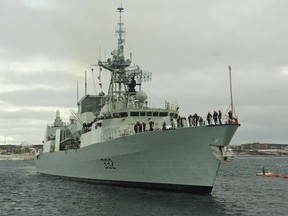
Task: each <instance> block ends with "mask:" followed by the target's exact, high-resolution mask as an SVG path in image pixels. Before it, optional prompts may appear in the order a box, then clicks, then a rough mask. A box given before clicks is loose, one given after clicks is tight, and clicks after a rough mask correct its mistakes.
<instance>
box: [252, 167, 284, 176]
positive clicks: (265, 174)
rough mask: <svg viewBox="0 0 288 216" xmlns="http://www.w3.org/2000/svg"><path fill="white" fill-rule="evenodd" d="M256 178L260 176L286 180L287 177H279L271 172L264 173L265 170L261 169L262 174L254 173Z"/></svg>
mask: <svg viewBox="0 0 288 216" xmlns="http://www.w3.org/2000/svg"><path fill="white" fill-rule="evenodd" d="M256 176H262V177H274V178H288V175H281V174H275V173H271V172H265V168H264V167H263V168H262V173H256Z"/></svg>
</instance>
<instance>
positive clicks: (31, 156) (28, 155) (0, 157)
mask: <svg viewBox="0 0 288 216" xmlns="http://www.w3.org/2000/svg"><path fill="white" fill-rule="evenodd" d="M1 160H34V153H32V154H31V153H24V154H9V155H8V154H0V161H1Z"/></svg>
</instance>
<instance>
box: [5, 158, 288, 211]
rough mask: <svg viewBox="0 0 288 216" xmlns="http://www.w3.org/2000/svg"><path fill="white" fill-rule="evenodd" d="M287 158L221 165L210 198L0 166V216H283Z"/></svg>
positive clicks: (28, 165)
mask: <svg viewBox="0 0 288 216" xmlns="http://www.w3.org/2000/svg"><path fill="white" fill-rule="evenodd" d="M262 166H265V168H266V171H267V172H268V171H269V172H274V173H281V174H287V175H288V157H242V158H236V159H235V160H234V161H233V162H232V163H227V164H225V165H223V166H222V167H221V169H220V171H219V175H218V177H217V180H216V183H215V187H214V190H213V192H212V194H211V195H193V194H188V193H171V192H162V191H153V190H144V189H132V188H120V187H113V186H103V185H102V186H101V185H95V184H88V183H82V182H74V181H68V180H64V179H61V178H57V177H48V176H43V175H37V174H36V170H35V166H34V161H0V215H1V216H5V215H17V216H18V215H25V216H26V215H30V216H32V215H37V216H42V215H49V216H50V215H53V216H55V215H61V216H62V215H67V216H68V215H85V216H86V215H109V216H112V215H125V216H126V215H128V216H129V215H149V216H150V215H157V216H162V215H163V216H164V215H165V216H168V215H173V216H178V215H197V216H198V215H213V216H215V215H216V216H217V215H219V216H220V215H221V216H225V215H267V216H268V215H269V216H270V215H286V214H287V206H286V203H287V199H288V187H287V186H288V179H281V178H268V177H257V176H255V173H257V172H261V169H262Z"/></svg>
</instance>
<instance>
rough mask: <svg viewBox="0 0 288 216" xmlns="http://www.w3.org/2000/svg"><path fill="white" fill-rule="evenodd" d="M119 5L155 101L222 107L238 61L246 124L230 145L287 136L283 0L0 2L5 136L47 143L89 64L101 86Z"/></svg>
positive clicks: (190, 107)
mask: <svg viewBox="0 0 288 216" xmlns="http://www.w3.org/2000/svg"><path fill="white" fill-rule="evenodd" d="M121 4H122V6H123V7H124V10H125V11H124V13H123V17H122V18H123V22H124V25H125V29H126V34H125V39H126V42H125V55H126V58H129V57H130V53H132V60H133V63H135V64H137V65H139V66H140V67H141V68H142V69H143V70H146V71H149V72H151V73H152V81H151V82H146V83H144V84H143V85H142V89H143V90H144V91H145V92H146V93H147V94H148V100H149V103H150V104H151V106H161V107H164V103H165V100H167V101H170V102H171V103H177V104H178V105H179V108H180V109H179V110H180V114H181V115H182V116H188V115H189V114H194V113H197V114H198V115H200V116H203V117H206V115H207V112H208V111H210V112H213V111H214V110H222V112H223V113H225V112H226V111H227V109H228V107H229V105H230V90H229V89H230V87H229V70H228V66H229V65H231V67H232V73H231V74H232V87H233V91H232V92H233V102H234V106H235V109H236V114H237V116H238V119H239V122H240V124H241V127H240V128H239V129H238V131H237V132H236V134H235V136H234V138H233V139H232V141H231V144H236V145H240V144H244V143H251V142H263V143H278V144H279V143H280V144H281V143H283V144H287V143H288V138H287V137H288V136H287V129H288V126H287V125H288V124H287V123H286V120H288V118H287V117H288V114H287V110H288V96H287V93H288V58H287V51H288V40H287V38H288V27H287V26H288V13H287V8H288V1H286V0H277V1H275V0H253V1H251V0H233V1H231V0H217V1H215V0H204V1H203V0H180V1H177V2H176V1H164V0H157V1H147V0H145V1H144V0H137V1H135V0H122V1H119V0H97V1H95V0H81V1H79V0H0V26H1V34H0V144H4V143H6V144H16V145H17V144H21V143H22V144H23V143H29V144H39V143H41V142H42V140H43V139H44V135H45V129H46V126H47V124H48V125H49V124H52V123H53V122H54V119H55V113H56V110H60V113H61V117H62V119H63V121H68V118H69V116H70V112H69V109H73V110H75V111H76V109H77V106H76V103H77V81H78V83H79V97H82V96H83V94H84V77H85V71H87V77H88V93H90V94H95V92H96V93H97V92H99V90H100V89H99V88H98V80H97V77H98V76H99V71H98V69H97V68H96V69H95V70H94V71H93V72H91V64H95V63H97V61H98V59H102V60H104V59H107V58H109V57H110V53H111V51H112V50H113V49H115V48H116V47H117V38H116V36H115V28H116V24H117V22H118V21H119V20H118V18H119V14H118V13H117V12H116V9H117V7H119V6H120V5H121ZM93 78H94V81H93ZM101 79H102V82H103V88H105V87H106V88H107V81H108V79H109V75H108V74H102V75H101ZM94 82H95V86H96V87H94ZM1 139H2V140H1Z"/></svg>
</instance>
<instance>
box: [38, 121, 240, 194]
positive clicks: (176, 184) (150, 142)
mask: <svg viewBox="0 0 288 216" xmlns="http://www.w3.org/2000/svg"><path fill="white" fill-rule="evenodd" d="M238 127H239V125H238V124H234V125H232V124H223V125H211V126H199V127H190V128H189V127H188V128H179V129H175V130H166V131H154V132H145V133H139V134H135V135H131V136H123V137H120V138H117V139H114V140H110V141H105V142H100V143H96V144H92V145H89V146H86V147H83V148H78V149H70V150H66V151H57V152H51V153H50V152H49V153H43V154H40V155H38V157H37V158H35V162H36V169H37V172H38V173H41V174H46V175H53V176H60V177H65V178H70V179H73V180H79V181H89V182H95V183H101V184H111V185H119V186H125V187H140V188H151V189H161V190H170V191H179V192H193V193H211V191H212V189H213V186H214V182H215V178H216V175H217V172H218V169H219V167H220V164H221V162H220V161H219V160H217V157H216V156H217V155H219V154H220V153H219V152H217V150H218V149H219V148H218V147H223V146H227V145H228V144H229V143H230V140H231V139H232V137H233V135H234V133H235V132H236V130H237V128H238Z"/></svg>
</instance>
